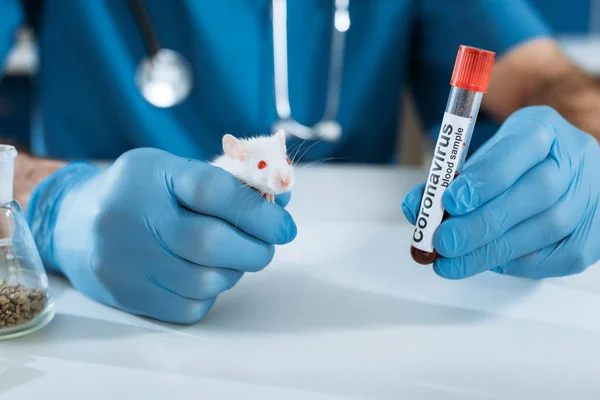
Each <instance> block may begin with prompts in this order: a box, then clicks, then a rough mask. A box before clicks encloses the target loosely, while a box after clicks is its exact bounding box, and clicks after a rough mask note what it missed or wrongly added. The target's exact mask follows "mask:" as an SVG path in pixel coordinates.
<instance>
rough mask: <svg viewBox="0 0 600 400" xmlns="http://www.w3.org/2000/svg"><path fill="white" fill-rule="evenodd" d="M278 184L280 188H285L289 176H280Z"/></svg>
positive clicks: (288, 182) (288, 181)
mask: <svg viewBox="0 0 600 400" xmlns="http://www.w3.org/2000/svg"><path fill="white" fill-rule="evenodd" d="M279 183H280V184H281V186H283V187H287V185H289V184H290V177H289V175H281V176H280V177H279Z"/></svg>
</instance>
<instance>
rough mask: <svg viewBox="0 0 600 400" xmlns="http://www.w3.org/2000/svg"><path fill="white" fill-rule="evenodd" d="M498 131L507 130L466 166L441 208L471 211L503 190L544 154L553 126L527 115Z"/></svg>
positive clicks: (506, 124)
mask: <svg viewBox="0 0 600 400" xmlns="http://www.w3.org/2000/svg"><path fill="white" fill-rule="evenodd" d="M500 131H508V132H510V133H507V134H506V136H504V137H502V138H501V139H500V140H498V142H497V143H496V144H495V145H494V146H492V147H490V148H489V149H488V150H487V152H485V153H484V154H482V155H481V156H479V157H478V159H477V160H476V161H474V162H471V163H469V164H468V166H465V169H464V170H463V171H462V173H461V174H460V175H459V176H458V177H457V178H456V179H455V180H454V181H453V182H452V183H451V184H450V186H449V187H448V189H447V190H446V191H445V192H444V196H443V204H444V208H445V209H446V210H447V211H448V212H449V213H450V214H451V215H462V214H466V213H468V212H471V211H473V210H474V209H476V208H478V207H480V206H482V205H483V204H485V203H487V202H488V201H490V200H491V199H493V198H494V197H496V196H498V195H500V194H501V193H503V192H504V191H506V190H507V189H508V188H510V187H511V186H512V185H513V184H514V183H515V182H516V181H517V180H518V179H519V178H520V177H521V175H523V174H524V173H525V172H527V171H528V170H529V169H531V168H532V167H534V166H535V165H537V164H538V163H540V162H541V161H543V160H544V159H545V158H546V156H547V155H548V154H549V152H550V149H551V147H552V144H553V142H554V138H555V133H554V131H553V130H551V129H549V128H548V127H547V126H546V125H544V124H542V123H541V122H538V121H534V120H529V119H520V120H517V119H515V118H513V119H512V120H511V121H507V122H506V123H505V124H504V125H503V126H502V127H501V128H500ZM500 131H499V133H498V134H502V133H503V132H500Z"/></svg>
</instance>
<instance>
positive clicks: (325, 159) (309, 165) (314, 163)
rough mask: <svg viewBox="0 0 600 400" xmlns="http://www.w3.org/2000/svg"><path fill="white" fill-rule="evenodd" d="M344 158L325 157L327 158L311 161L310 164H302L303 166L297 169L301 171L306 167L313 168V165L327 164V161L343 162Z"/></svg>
mask: <svg viewBox="0 0 600 400" xmlns="http://www.w3.org/2000/svg"><path fill="white" fill-rule="evenodd" d="M345 158H346V157H327V158H320V159H318V160H313V161H311V162H309V163H306V164H304V165H302V166H300V167H299V169H302V168H308V167H312V166H315V165H318V164H323V163H325V162H327V161H331V160H343V159H345Z"/></svg>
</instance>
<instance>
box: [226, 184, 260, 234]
mask: <svg viewBox="0 0 600 400" xmlns="http://www.w3.org/2000/svg"><path fill="white" fill-rule="evenodd" d="M260 195H261V194H260V192H257V191H256V190H255V191H254V193H252V194H251V195H250V196H248V197H247V198H246V199H245V200H244V201H243V202H242V204H241V205H240V207H239V208H238V211H237V214H236V215H235V224H234V225H233V226H234V227H235V228H236V229H237V227H238V220H239V217H240V212H241V211H242V210H243V208H244V205H245V204H246V203H248V201H249V200H251V199H253V198H255V197H257V196H260ZM250 204H251V203H250Z"/></svg>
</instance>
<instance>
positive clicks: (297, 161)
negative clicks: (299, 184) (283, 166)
mask: <svg viewBox="0 0 600 400" xmlns="http://www.w3.org/2000/svg"><path fill="white" fill-rule="evenodd" d="M322 141H323V139H319V140H317V141H315V142H314V143H313V144H311V145H310V146H309V147H308V148H307V149H306V150H304V152H303V153H302V154H301V155H300V157H298V159H297V160H294V162H295V164H298V163H299V162H300V160H302V157H304V155H305V154H306V153H307V152H308V151H309V150H310V149H312V148H313V147H315V146H316V145H317V144H319V143H321V142H322ZM295 164H294V165H295Z"/></svg>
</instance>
